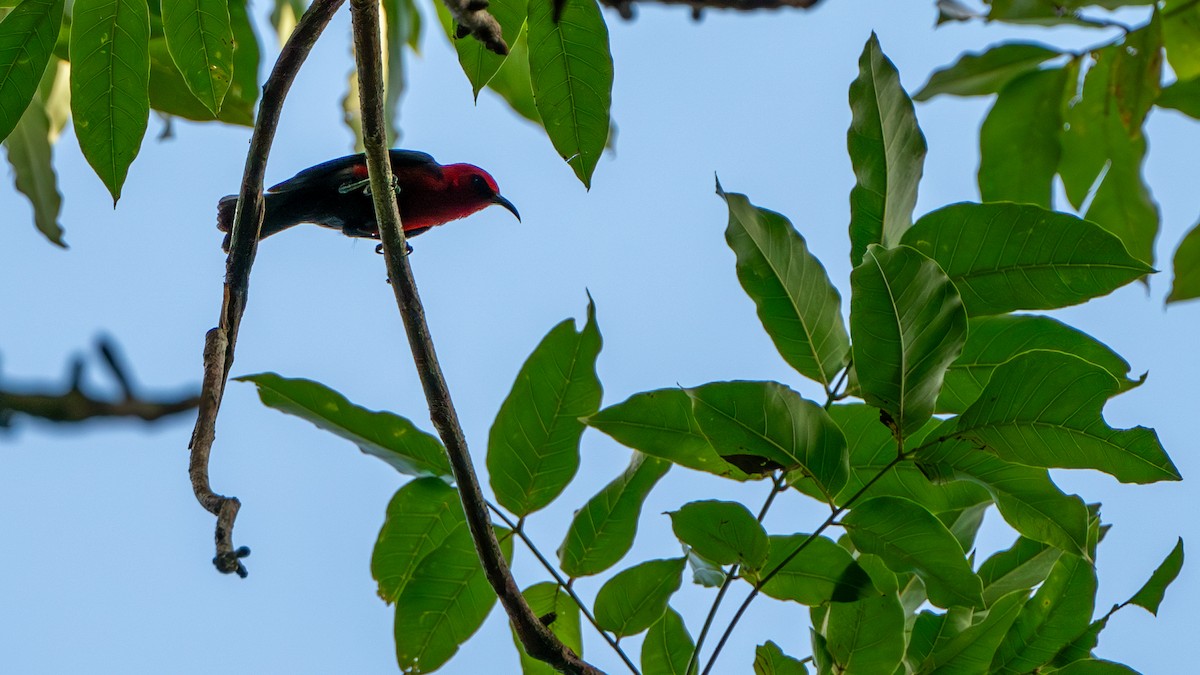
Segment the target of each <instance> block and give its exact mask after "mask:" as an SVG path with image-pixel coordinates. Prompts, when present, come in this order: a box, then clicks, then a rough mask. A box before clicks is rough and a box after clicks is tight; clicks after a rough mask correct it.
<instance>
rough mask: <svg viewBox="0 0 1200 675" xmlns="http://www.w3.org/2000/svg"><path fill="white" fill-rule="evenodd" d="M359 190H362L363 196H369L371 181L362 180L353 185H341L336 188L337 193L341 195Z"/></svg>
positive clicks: (368, 179)
mask: <svg viewBox="0 0 1200 675" xmlns="http://www.w3.org/2000/svg"><path fill="white" fill-rule="evenodd" d="M359 188H362V191H363V194H364V195H369V194H371V179H370V178H364V179H362V180H356V181H354V182H353V183H343V184H341V185H339V186H338V192H339V193H341V194H347V193H349V192H354V191H355V190H357V189H359Z"/></svg>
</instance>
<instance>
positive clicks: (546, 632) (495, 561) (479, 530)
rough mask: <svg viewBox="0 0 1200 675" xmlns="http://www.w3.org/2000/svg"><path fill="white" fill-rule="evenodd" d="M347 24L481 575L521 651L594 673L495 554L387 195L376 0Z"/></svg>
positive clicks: (433, 397)
mask: <svg viewBox="0 0 1200 675" xmlns="http://www.w3.org/2000/svg"><path fill="white" fill-rule="evenodd" d="M350 10H351V25H352V27H353V30H354V58H355V61H356V64H357V66H358V92H359V101H360V110H361V111H362V130H363V146H364V148H365V149H366V155H367V171H368V175H369V177H370V181H371V197H372V200H373V201H374V203H375V218H376V220H377V221H378V223H379V233H380V239H381V241H382V247H383V254H384V260H385V261H386V263H387V271H388V279H389V280H390V281H391V284H392V290H393V292H394V293H395V295H396V304H397V305H398V307H399V309H400V316H401V318H402V319H403V321H404V329H405V332H406V333H407V334H408V344H409V347H410V348H411V349H412V354H413V361H414V362H415V363H416V368H417V373H418V375H419V376H420V378H421V387H422V388H423V389H424V390H425V399H426V401H428V403H429V417H430V419H431V420H432V421H433V426H434V427H435V428H436V429H437V431H438V435H439V436H441V438H442V442H443V443H444V444H445V446H446V453H447V455H448V456H449V459H450V467H451V469H452V470H453V471H454V480H455V482H457V483H458V494H459V498H460V499H461V500H462V504H463V511H464V512H465V514H466V517H467V526H468V529H469V530H470V531H471V536H472V538H473V539H474V542H475V550H476V551H477V552H478V554H479V559H480V562H481V563H482V565H483V570H484V574H485V576H486V577H487V579H488V582H489V583H491V585H492V588H493V589H494V590H495V592H496V595H497V596H498V597H499V599H500V604H501V605H502V606H503V607H504V611H505V612H507V613H508V616H509V619H510V620H511V622H512V626H513V631H514V632H516V634H517V637H518V638H519V639H520V640H521V644H522V646H524V647H525V653H527V654H529V655H530V656H532V657H533V658H535V659H538V660H539V661H544V662H546V663H547V664H549V665H550V666H552V667H553V668H555V669H556V670H559V671H561V672H565V673H572V674H574V673H587V674H597V673H600V671H599V670H597V669H596V668H595V667H594V666H592V665H591V664H589V663H587V662H586V661H584V660H583V659H581V658H579V656H578V655H577V654H576V653H575V652H574V651H572V650H571V648H570V647H567V646H566V645H564V644H563V643H562V641H561V640H559V639H558V637H557V636H556V635H554V633H553V632H551V630H550V629H549V628H548V627H547V626H546V625H545V624H543V623H542V622H541V621H540V620H539V619H538V617H537V616H536V615H534V613H533V611H532V610H531V609H530V608H529V604H528V603H527V602H525V596H523V595H521V589H520V588H519V587H518V586H517V582H516V581H515V580H514V579H513V577H512V573H511V572H510V571H509V568H508V563H507V561H505V559H504V556H503V555H502V554H501V553H500V546H499V544H498V543H497V541H496V534H495V532H494V531H493V529H492V521H491V518H490V517H489V516H488V511H487V504H486V502H485V501H484V499H483V492H482V491H481V490H480V487H479V478H478V477H477V476H476V475H475V468H474V466H472V464H471V456H470V454H469V452H468V450H467V441H466V438H465V437H464V436H463V431H462V425H461V424H459V421H458V413H457V412H456V411H455V409H454V404H453V403H452V402H451V400H450V389H449V387H447V385H446V379H445V376H444V375H443V374H442V369H441V366H440V365H439V364H438V360H437V354H436V353H435V351H434V347H433V339H432V337H431V336H430V333H429V325H428V323H427V322H426V321H425V310H424V308H423V307H422V305H421V298H420V296H419V295H418V294H417V286H416V282H415V281H414V280H413V275H412V268H411V267H410V266H409V264H408V256H407V253H406V249H405V242H404V230H403V228H402V227H401V223H400V212H399V208H398V206H397V204H396V198H395V194H394V188H393V185H394V182H393V177H392V171H391V165H390V162H389V155H388V148H387V145H386V144H387V134H386V127H385V121H384V113H383V63H382V57H381V54H380V51H381V50H380V33H379V3H378V2H376V0H351V2H350Z"/></svg>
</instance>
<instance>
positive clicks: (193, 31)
mask: <svg viewBox="0 0 1200 675" xmlns="http://www.w3.org/2000/svg"><path fill="white" fill-rule="evenodd" d="M162 22H163V33H164V35H165V37H166V40H167V50H168V51H169V52H170V54H171V58H172V59H173V60H174V61H175V65H176V66H177V67H178V68H179V72H180V73H182V74H183V79H184V81H185V82H187V85H188V89H190V90H191V92H192V94H194V95H195V96H196V98H197V99H199V100H200V102H201V103H203V104H204V107H205V108H208V110H209V112H211V113H212V114H214V115H216V114H217V112H218V111H220V109H221V102H222V101H224V100H225V92H227V91H229V84H230V80H231V79H232V77H233V27H232V26H231V25H230V22H229V9H228V2H227V0H163V2H162Z"/></svg>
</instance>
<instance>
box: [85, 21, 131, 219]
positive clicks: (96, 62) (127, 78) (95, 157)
mask: <svg viewBox="0 0 1200 675" xmlns="http://www.w3.org/2000/svg"><path fill="white" fill-rule="evenodd" d="M71 17H72V25H71V116H72V118H73V120H74V129H75V137H76V138H77V139H78V140H79V148H80V150H82V151H83V156H84V158H85V159H87V161H88V164H90V165H91V166H92V169H94V170H95V172H96V175H97V176H99V177H100V180H102V181H104V184H105V186H107V187H108V191H109V193H111V194H112V197H113V204H116V202H117V200H118V199H120V197H121V186H122V185H123V184H124V183H125V176H126V174H128V172H129V165H130V164H132V163H133V159H134V157H136V156H137V153H138V150H139V149H141V145H142V136H143V135H144V134H145V133H146V124H147V121H148V120H149V117H150V95H149V93H148V88H149V81H150V57H149V51H148V50H149V41H150V10H149V9H148V8H147V6H146V0H76V1H75V5H74V8H73V10H72V14H71Z"/></svg>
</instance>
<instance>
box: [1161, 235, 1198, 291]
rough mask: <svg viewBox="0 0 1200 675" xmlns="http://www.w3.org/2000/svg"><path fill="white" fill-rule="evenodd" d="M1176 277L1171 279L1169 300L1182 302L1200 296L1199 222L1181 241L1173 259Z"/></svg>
mask: <svg viewBox="0 0 1200 675" xmlns="http://www.w3.org/2000/svg"><path fill="white" fill-rule="evenodd" d="M1172 267H1173V268H1174V270H1175V278H1174V279H1172V280H1171V293H1170V295H1168V296H1167V302H1168V303H1172V302H1181V301H1183V300H1192V299H1194V298H1200V223H1197V224H1196V225H1195V226H1193V227H1192V229H1191V230H1189V231H1188V233H1187V234H1186V235H1184V237H1183V241H1181V242H1179V247H1178V248H1176V249H1175V260H1174V261H1172Z"/></svg>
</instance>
